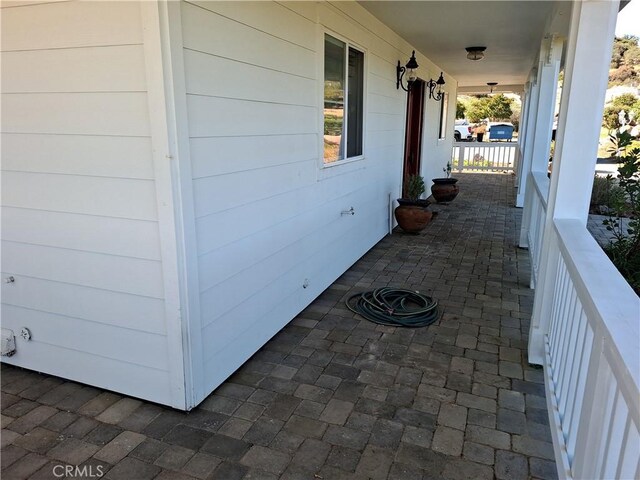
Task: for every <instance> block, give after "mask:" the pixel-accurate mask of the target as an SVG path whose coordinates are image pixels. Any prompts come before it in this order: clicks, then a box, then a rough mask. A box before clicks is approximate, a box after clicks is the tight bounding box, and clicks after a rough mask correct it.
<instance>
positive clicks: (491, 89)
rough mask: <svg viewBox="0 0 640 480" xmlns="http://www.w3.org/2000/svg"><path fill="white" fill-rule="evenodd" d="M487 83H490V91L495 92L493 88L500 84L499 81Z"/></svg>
mask: <svg viewBox="0 0 640 480" xmlns="http://www.w3.org/2000/svg"><path fill="white" fill-rule="evenodd" d="M487 85H489V93H493V89H494V87H495V86H496V85H498V82H487Z"/></svg>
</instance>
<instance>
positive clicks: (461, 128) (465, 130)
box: [453, 120, 473, 142]
mask: <svg viewBox="0 0 640 480" xmlns="http://www.w3.org/2000/svg"><path fill="white" fill-rule="evenodd" d="M472 138H473V131H472V129H471V125H469V123H468V122H467V121H466V120H464V123H462V122H460V123H458V122H456V124H455V125H454V132H453V139H454V140H455V141H456V142H462V141H467V142H468V141H471V139H472Z"/></svg>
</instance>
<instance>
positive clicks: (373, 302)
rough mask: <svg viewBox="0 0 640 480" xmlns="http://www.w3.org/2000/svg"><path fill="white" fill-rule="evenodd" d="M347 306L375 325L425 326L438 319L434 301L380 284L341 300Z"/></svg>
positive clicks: (415, 293) (436, 306)
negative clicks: (377, 286) (373, 288)
mask: <svg viewBox="0 0 640 480" xmlns="http://www.w3.org/2000/svg"><path fill="white" fill-rule="evenodd" d="M345 303H346V305H347V308H349V310H351V311H352V312H354V313H357V314H359V315H362V316H363V317H364V318H366V319H367V320H369V321H371V322H374V323H377V324H379V325H387V326H391V327H409V328H417V327H426V326H427V325H431V324H432V323H433V322H435V321H436V320H437V319H438V302H437V301H436V300H434V299H433V298H431V297H428V296H426V295H423V294H421V293H419V292H416V291H413V290H407V289H404V288H393V287H382V288H376V289H375V290H370V291H368V292H362V293H356V294H355V295H351V296H350V297H349V298H348V299H347V300H346V301H345Z"/></svg>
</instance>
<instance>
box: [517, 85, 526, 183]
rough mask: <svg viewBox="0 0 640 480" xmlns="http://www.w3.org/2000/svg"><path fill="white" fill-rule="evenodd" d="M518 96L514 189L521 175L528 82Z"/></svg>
mask: <svg viewBox="0 0 640 480" xmlns="http://www.w3.org/2000/svg"><path fill="white" fill-rule="evenodd" d="M519 94H520V105H521V107H520V118H519V120H518V121H519V126H518V152H517V153H516V164H515V172H516V176H515V179H514V180H515V188H519V187H520V177H521V175H522V155H521V154H520V152H522V146H523V141H524V132H525V131H526V130H527V110H528V109H529V82H527V83H526V84H525V85H524V89H523V90H522V92H519Z"/></svg>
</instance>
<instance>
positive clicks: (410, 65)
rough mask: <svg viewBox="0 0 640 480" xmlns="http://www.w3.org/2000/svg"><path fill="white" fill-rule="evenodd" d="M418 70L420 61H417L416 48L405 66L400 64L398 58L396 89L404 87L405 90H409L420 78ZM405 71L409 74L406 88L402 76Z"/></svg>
mask: <svg viewBox="0 0 640 480" xmlns="http://www.w3.org/2000/svg"><path fill="white" fill-rule="evenodd" d="M416 70H418V62H417V61H416V51H415V50H414V51H413V53H412V54H411V58H410V59H409V61H408V62H407V64H406V65H405V66H404V67H403V66H401V65H400V60H398V66H397V67H396V89H398V90H399V89H400V87H402V89H403V90H404V91H405V92H408V91H409V90H410V89H411V84H412V83H413V82H415V80H416V78H418V74H417V73H416ZM405 73H406V74H407V87H406V88H405V86H404V85H403V84H402V77H403V76H404V74H405Z"/></svg>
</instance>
